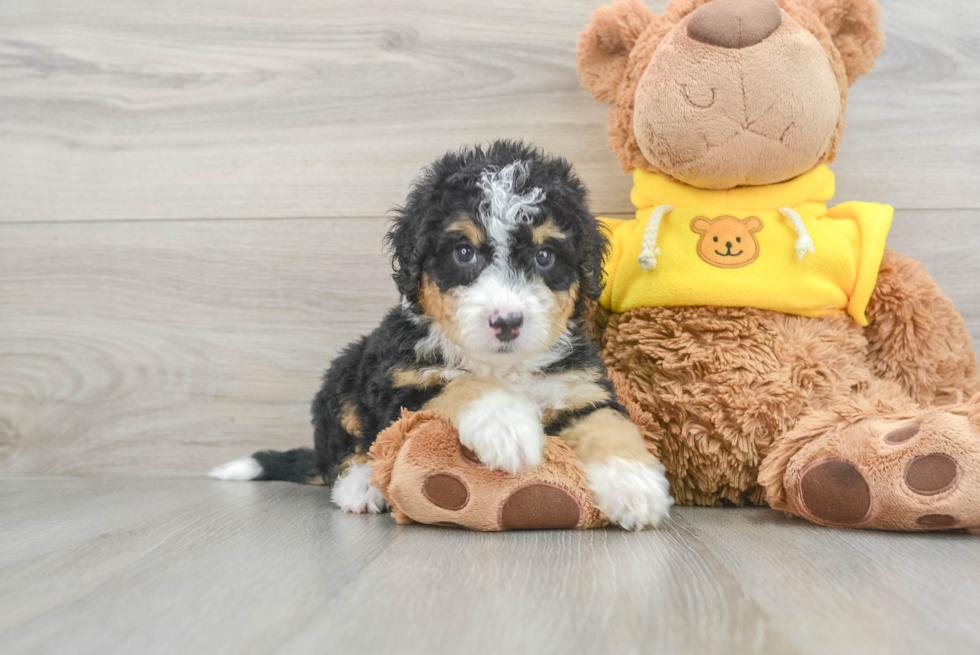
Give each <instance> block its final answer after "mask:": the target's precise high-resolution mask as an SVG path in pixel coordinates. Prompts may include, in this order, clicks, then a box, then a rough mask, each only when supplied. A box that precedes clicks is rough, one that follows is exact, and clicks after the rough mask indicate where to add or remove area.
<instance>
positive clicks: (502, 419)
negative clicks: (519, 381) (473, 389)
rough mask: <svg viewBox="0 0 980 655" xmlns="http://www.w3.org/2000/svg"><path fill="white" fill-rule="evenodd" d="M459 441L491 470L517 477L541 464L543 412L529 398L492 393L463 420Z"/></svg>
mask: <svg viewBox="0 0 980 655" xmlns="http://www.w3.org/2000/svg"><path fill="white" fill-rule="evenodd" d="M459 441H460V443H461V444H463V445H464V446H466V447H467V448H469V449H470V450H471V451H473V453H475V454H476V457H477V458H478V459H479V460H480V461H481V462H482V463H483V464H485V465H486V466H488V467H489V468H491V469H500V470H502V471H506V472H508V473H517V472H518V471H521V470H523V469H525V468H531V467H535V466H538V465H539V464H541V454H542V451H543V449H544V429H543V428H542V427H541V411H540V410H539V409H538V407H537V405H535V404H534V403H532V402H530V401H529V400H527V399H526V398H522V397H520V396H517V395H514V394H510V393H506V392H504V391H492V392H490V393H488V394H485V395H484V396H482V397H481V398H480V399H479V400H477V401H475V402H473V403H472V405H471V406H470V407H469V408H468V409H467V410H466V411H465V412H463V413H462V415H461V416H460V417H459Z"/></svg>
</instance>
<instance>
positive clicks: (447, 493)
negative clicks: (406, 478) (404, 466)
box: [422, 473, 470, 510]
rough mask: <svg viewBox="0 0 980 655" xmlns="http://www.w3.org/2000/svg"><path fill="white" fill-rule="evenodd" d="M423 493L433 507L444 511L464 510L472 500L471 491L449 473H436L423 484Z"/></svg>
mask: <svg viewBox="0 0 980 655" xmlns="http://www.w3.org/2000/svg"><path fill="white" fill-rule="evenodd" d="M422 493H423V494H425V497H426V498H428V499H429V502H430V503H432V504H433V505H438V506H439V507H442V508H443V509H451V510H457V509H463V508H464V507H466V503H468V502H469V500H470V492H469V489H467V488H466V485H465V484H463V481H462V480H460V479H459V478H457V477H456V476H455V475H450V474H449V473H434V474H432V475H430V476H429V477H427V478H426V479H425V482H424V483H423V484H422Z"/></svg>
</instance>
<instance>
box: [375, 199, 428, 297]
mask: <svg viewBox="0 0 980 655" xmlns="http://www.w3.org/2000/svg"><path fill="white" fill-rule="evenodd" d="M413 196H415V194H414V193H413V195H412V196H409V201H408V203H406V205H405V207H402V208H400V209H397V210H396V211H395V213H394V216H393V218H392V220H391V226H390V227H389V229H388V234H387V235H385V243H386V244H387V246H388V252H389V253H390V255H391V267H392V269H393V270H394V274H393V275H392V276H391V277H392V279H394V281H395V285H396V286H397V287H398V293H399V295H400V296H401V297H402V298H405V299H406V300H408V302H410V303H412V304H415V303H417V302H418V300H419V290H420V288H421V285H422V266H423V264H424V262H425V254H426V251H427V248H428V239H427V238H426V235H425V224H426V220H425V205H424V204H423V203H420V202H419V201H418V199H417V198H415V197H413Z"/></svg>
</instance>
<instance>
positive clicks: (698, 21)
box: [687, 0, 783, 49]
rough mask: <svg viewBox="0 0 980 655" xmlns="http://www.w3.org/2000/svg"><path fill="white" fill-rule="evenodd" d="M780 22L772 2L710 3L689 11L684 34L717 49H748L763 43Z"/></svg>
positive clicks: (723, 0)
mask: <svg viewBox="0 0 980 655" xmlns="http://www.w3.org/2000/svg"><path fill="white" fill-rule="evenodd" d="M782 22H783V14H782V12H781V11H780V9H779V5H777V4H776V3H775V2H774V1H773V0H712V2H709V3H707V4H703V5H701V6H700V7H698V8H697V9H696V10H694V11H693V12H691V16H690V18H689V19H688V23H687V35H688V36H689V37H691V38H692V39H694V40H695V41H700V42H701V43H707V44H708V45H714V46H718V47H720V48H733V49H737V48H748V47H749V46H753V45H755V44H757V43H761V42H762V41H764V40H765V38H766V37H767V36H769V35H770V34H772V33H773V32H775V31H776V29H777V28H778V27H779V26H780V25H781V24H782Z"/></svg>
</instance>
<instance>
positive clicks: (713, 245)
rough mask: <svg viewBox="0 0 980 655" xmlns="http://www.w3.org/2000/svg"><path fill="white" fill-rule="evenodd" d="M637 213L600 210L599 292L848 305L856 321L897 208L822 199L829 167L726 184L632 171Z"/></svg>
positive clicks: (828, 193)
mask: <svg viewBox="0 0 980 655" xmlns="http://www.w3.org/2000/svg"><path fill="white" fill-rule="evenodd" d="M633 182H634V186H633V193H632V196H631V197H632V200H633V204H634V205H635V206H636V208H637V212H636V220H617V219H610V218H602V219H599V220H600V221H602V223H603V224H604V225H605V226H606V228H607V229H608V230H609V232H610V233H611V241H612V254H611V256H610V258H609V261H608V262H607V264H606V269H607V271H606V278H605V289H604V291H603V293H602V297H601V298H600V302H601V303H602V305H603V306H604V307H606V308H609V309H612V310H613V311H615V312H624V311H627V310H630V309H636V308H638V307H662V306H679V305H680V306H689V305H723V306H727V307H757V308H759V309H771V310H775V311H780V312H786V313H788V314H799V315H801V316H826V315H840V314H843V313H847V314H849V315H850V316H852V317H853V318H854V319H855V320H856V321H857V322H858V323H860V324H861V325H867V324H868V320H867V318H866V317H865V315H864V312H865V309H866V308H867V306H868V301H869V300H870V299H871V292H872V291H873V290H874V287H875V282H876V280H877V278H878V267H879V266H880V265H881V258H882V256H883V255H884V252H885V237H886V236H887V235H888V229H889V227H891V221H892V215H893V213H894V210H893V209H892V208H891V207H889V206H888V205H879V204H874V203H866V202H847V203H844V204H842V205H837V206H836V207H834V208H832V209H829V210H828V209H827V205H826V202H827V201H828V200H830V199H831V198H832V197H833V195H834V174H833V173H832V172H831V171H830V169H829V168H828V167H827V166H818V167H817V168H815V169H813V170H812V171H810V172H808V173H805V174H803V175H801V176H799V177H797V178H794V179H792V180H790V181H788V182H782V183H780V184H772V185H768V186H759V187H740V188H736V189H730V190H727V191H712V190H705V189H697V188H695V187H691V186H688V185H686V184H683V183H680V182H676V181H673V180H669V179H667V178H665V177H662V176H660V175H657V174H654V173H650V172H647V171H642V170H637V171H634V173H633Z"/></svg>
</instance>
